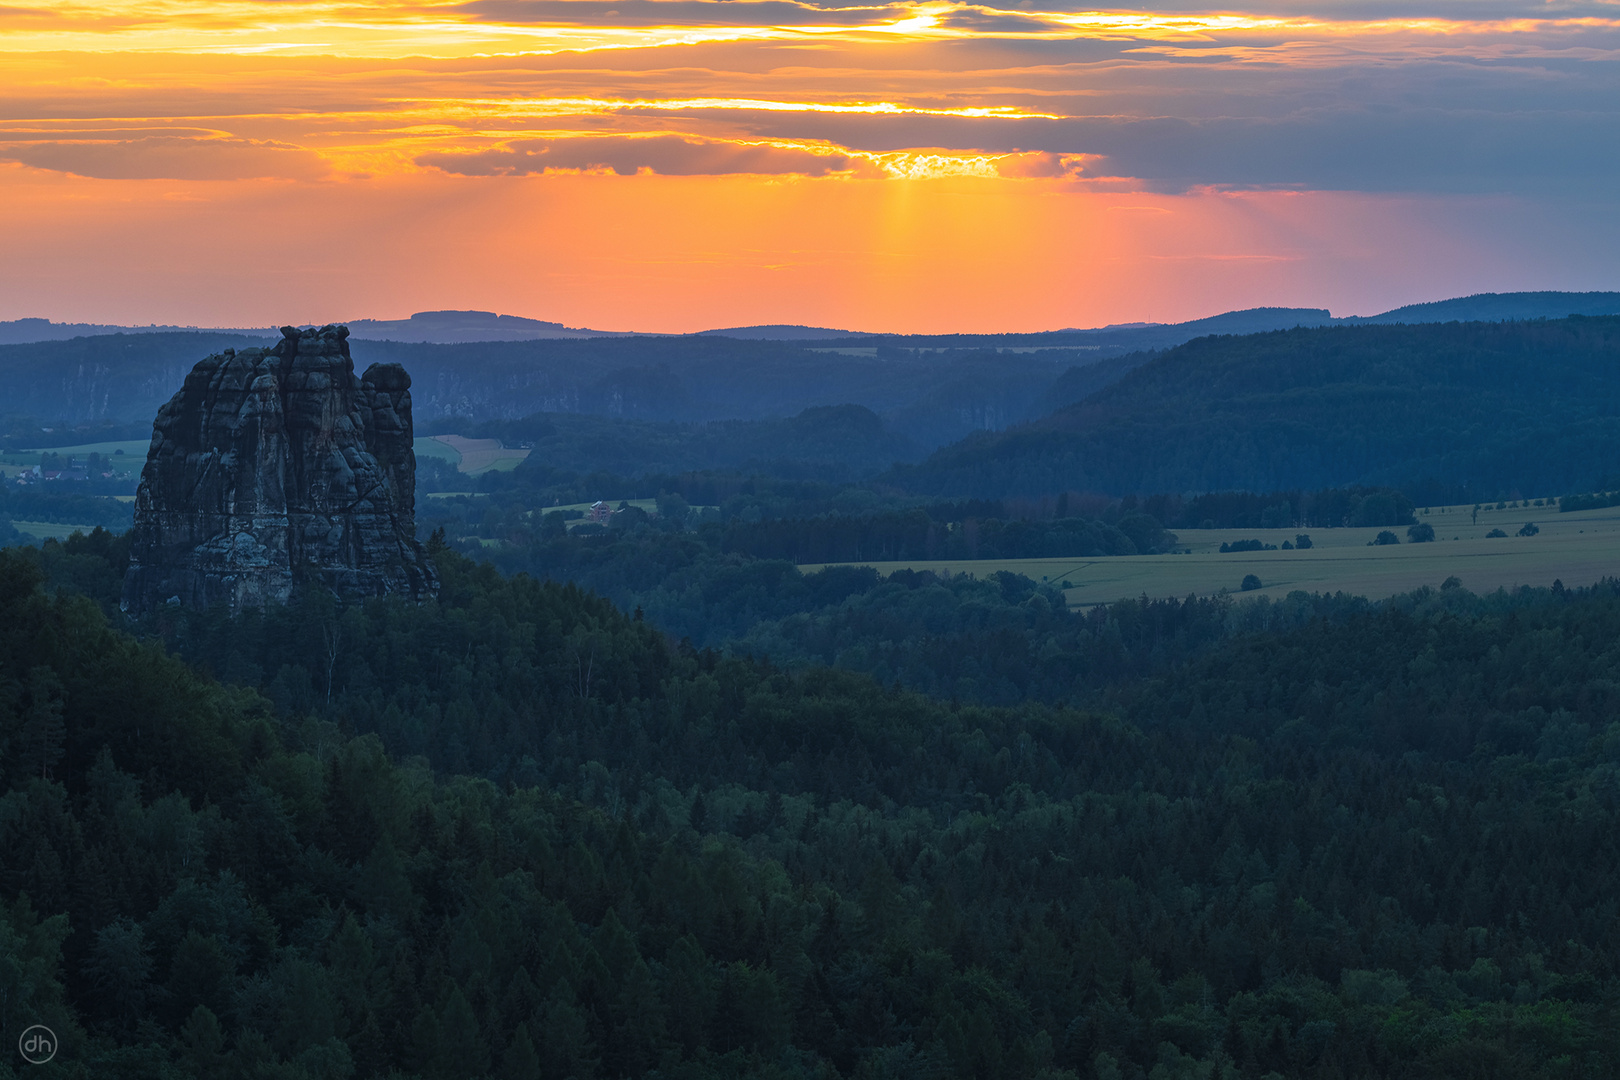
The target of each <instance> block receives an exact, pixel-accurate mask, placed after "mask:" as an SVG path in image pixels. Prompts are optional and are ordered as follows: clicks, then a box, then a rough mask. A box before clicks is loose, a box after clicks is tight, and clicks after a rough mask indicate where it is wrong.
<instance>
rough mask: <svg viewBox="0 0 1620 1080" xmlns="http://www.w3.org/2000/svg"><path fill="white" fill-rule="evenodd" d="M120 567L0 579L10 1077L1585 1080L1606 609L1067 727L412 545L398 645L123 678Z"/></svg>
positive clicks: (1475, 631)
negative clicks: (727, 644) (421, 557)
mask: <svg viewBox="0 0 1620 1080" xmlns="http://www.w3.org/2000/svg"><path fill="white" fill-rule="evenodd" d="M117 552H118V544H117V542H115V541H111V540H110V539H109V538H108V537H107V536H106V534H100V535H99V536H98V537H96V538H93V539H85V538H81V539H79V540H76V541H73V542H71V543H70V544H68V545H50V544H48V545H46V546H45V548H44V549H43V550H42V551H35V552H17V551H14V550H12V551H4V552H0V674H3V682H0V689H3V691H4V692H3V694H0V742H3V747H0V750H3V754H0V1025H3V1026H4V1030H5V1032H7V1033H12V1032H16V1031H19V1030H21V1029H22V1028H23V1027H26V1026H27V1025H29V1024H32V1023H45V1024H48V1025H49V1026H50V1027H52V1028H53V1029H54V1030H55V1031H56V1033H57V1034H58V1035H59V1036H61V1040H62V1050H61V1053H60V1055H59V1060H58V1061H57V1062H55V1063H53V1065H52V1070H53V1071H52V1072H51V1073H44V1072H42V1073H40V1075H42V1076H43V1075H56V1076H63V1077H69V1078H73V1080H90V1078H100V1077H119V1078H129V1080H176V1078H188V1080H189V1078H208V1080H221V1078H222V1080H257V1078H271V1077H273V1078H278V1080H372V1078H377V1080H396V1078H401V1077H407V1076H408V1077H422V1078H427V1080H482V1078H485V1077H490V1076H493V1077H497V1078H499V1080H539V1078H540V1077H553V1076H556V1077H570V1076H572V1077H575V1078H577V1080H597V1078H601V1080H616V1078H620V1077H649V1078H650V1077H677V1078H682V1080H709V1078H719V1077H727V1078H731V1077H737V1078H740V1077H745V1076H746V1077H766V1078H773V1080H775V1078H780V1080H790V1078H791V1080H796V1078H805V1080H810V1078H817V1080H832V1078H833V1077H861V1078H869V1077H870V1078H877V1077H943V1076H951V1077H963V1078H968V1077H972V1078H975V1080H1003V1078H1005V1080H1025V1078H1036V1080H1079V1078H1082V1077H1085V1078H1092V1077H1096V1078H1098V1080H1112V1078H1123V1077H1135V1078H1139V1080H1141V1078H1151V1080H1163V1078H1178V1077H1189V1078H1191V1077H1196V1078H1208V1080H1217V1078H1218V1080H1236V1078H1240V1077H1241V1078H1245V1080H1263V1078H1265V1077H1267V1076H1286V1077H1290V1078H1302V1080H1318V1078H1320V1080H1329V1078H1333V1080H1337V1078H1342V1077H1347V1076H1385V1077H1396V1078H1402V1080H1404V1078H1408V1077H1409V1078H1412V1080H1418V1078H1431V1077H1454V1076H1455V1077H1481V1078H1486V1077H1489V1078H1497V1077H1501V1078H1508V1077H1513V1078H1529V1080H1553V1078H1560V1080H1562V1078H1576V1080H1587V1078H1591V1080H1597V1078H1600V1077H1611V1076H1614V1075H1616V1073H1617V1070H1620V1023H1617V1020H1620V1013H1617V1007H1616V1002H1617V1000H1620V967H1617V963H1620V961H1617V957H1620V940H1617V925H1620V924H1617V922H1616V920H1615V918H1614V897H1615V895H1616V893H1617V891H1620V877H1617V873H1620V870H1617V868H1620V852H1617V850H1616V843H1617V837H1620V829H1617V825H1620V767H1617V762H1620V725H1616V724H1615V723H1614V721H1613V716H1614V710H1615V706H1616V700H1615V694H1614V687H1615V686H1616V685H1617V683H1620V668H1617V657H1616V655H1615V653H1614V650H1613V649H1612V643H1613V641H1614V640H1615V637H1616V633H1617V628H1620V592H1617V590H1616V589H1615V588H1614V587H1613V585H1612V583H1608V584H1605V585H1603V586H1600V587H1598V588H1595V589H1592V590H1586V591H1579V592H1565V591H1564V590H1562V589H1558V590H1554V591H1552V592H1546V591H1542V592H1532V591H1529V590H1525V591H1521V592H1520V593H1518V594H1514V595H1508V594H1499V595H1497V596H1494V597H1474V596H1471V595H1469V594H1467V593H1466V592H1464V591H1463V590H1461V589H1455V588H1453V589H1442V590H1441V591H1439V592H1434V591H1431V590H1423V591H1421V592H1420V593H1417V594H1413V595H1411V596H1408V597H1403V598H1401V599H1400V600H1398V601H1397V602H1395V603H1392V604H1388V605H1383V606H1379V607H1374V608H1367V607H1365V606H1363V607H1360V608H1359V609H1352V608H1346V609H1344V610H1342V611H1340V612H1339V613H1338V614H1336V615H1331V616H1329V617H1323V618H1318V619H1313V620H1311V621H1310V622H1309V623H1307V624H1305V625H1303V627H1302V626H1301V625H1300V624H1299V623H1298V622H1297V621H1295V620H1293V619H1290V618H1283V619H1279V620H1276V622H1275V625H1274V626H1273V628H1271V629H1265V628H1263V627H1264V623H1265V620H1261V622H1259V623H1256V624H1255V626H1256V629H1255V630H1254V631H1253V632H1247V633H1239V634H1234V635H1231V636H1228V637H1226V638H1224V639H1221V640H1219V641H1216V642H1215V643H1214V644H1213V645H1212V647H1211V648H1210V649H1209V650H1208V651H1206V652H1205V653H1204V654H1203V655H1201V656H1200V657H1198V658H1195V659H1194V660H1193V661H1192V662H1191V663H1180V664H1161V665H1158V666H1157V667H1155V668H1153V669H1152V670H1151V671H1150V672H1149V674H1148V677H1146V678H1140V679H1135V680H1132V681H1129V682H1127V683H1126V684H1123V685H1119V686H1116V687H1115V689H1114V690H1113V691H1112V692H1111V695H1110V697H1109V699H1108V700H1107V701H1106V702H1102V704H1104V705H1106V706H1107V708H1108V710H1109V711H1108V714H1102V713H1098V712H1087V711H1080V710H1076V709H1059V708H1049V707H1044V706H1024V707H1021V708H1017V709H992V708H984V707H974V706H966V705H958V704H956V703H947V702H944V701H939V700H933V699H929V698H926V697H922V696H919V695H914V694H908V693H904V692H900V691H897V690H895V689H892V688H889V687H886V686H884V685H881V684H878V683H876V682H874V681H872V680H870V679H867V678H865V677H861V676H855V675H851V674H848V673H840V672H836V671H829V670H827V669H814V670H808V671H805V672H802V673H797V674H790V673H784V672H782V671H779V670H776V669H774V668H772V667H771V665H769V664H768V663H764V662H759V661H749V660H745V659H738V658H726V657H722V656H720V655H718V654H716V653H713V652H708V651H702V652H699V651H694V650H692V649H690V648H686V647H682V646H680V645H677V644H674V643H672V642H670V641H668V640H667V639H666V638H664V637H663V635H662V634H660V633H659V632H658V631H657V630H656V629H655V628H654V627H652V626H651V625H650V624H649V623H647V622H645V621H643V620H640V619H638V618H636V617H635V616H634V615H625V614H624V613H622V612H619V611H615V610H614V609H613V608H612V607H611V606H609V605H608V604H606V603H605V602H603V601H602V600H600V599H597V598H594V597H591V596H589V595H588V594H584V593H582V592H581V591H579V590H577V589H575V588H572V587H568V586H558V585H552V584H542V583H537V582H535V581H533V580H532V579H529V578H526V577H522V576H519V577H516V578H502V577H500V576H499V575H497V574H495V573H494V572H493V571H492V570H490V569H489V568H487V567H484V568H480V567H475V566H473V565H472V564H470V563H468V562H467V561H466V560H463V559H461V558H459V557H457V556H456V555H455V554H454V553H453V552H450V551H447V550H445V549H444V548H443V547H442V546H439V547H437V548H436V554H437V556H438V558H439V559H440V560H441V562H440V568H441V571H442V572H443V575H444V582H445V589H444V593H443V595H442V596H441V597H440V598H439V599H438V600H437V601H434V602H431V603H427V604H423V605H411V604H406V603H403V602H400V601H398V600H397V599H395V600H378V601H373V602H368V603H366V604H365V605H363V606H358V607H351V608H348V609H346V610H340V609H338V608H336V607H334V606H333V605H332V604H331V603H330V602H328V601H326V600H323V599H322V598H321V597H318V596H312V597H308V598H306V599H305V600H304V601H302V602H300V603H299V604H298V605H296V606H294V607H290V608H274V609H271V610H269V611H266V612H263V613H248V614H245V615H243V616H241V617H238V618H230V617H228V616H226V615H224V614H223V613H221V612H212V613H207V614H204V615H195V614H188V613H185V612H182V611H165V612H163V613H160V614H159V616H158V617H157V618H156V620H155V621H154V622H153V623H152V624H150V625H148V626H147V627H145V628H144V629H145V630H146V631H147V632H149V633H150V634H151V635H152V636H151V637H150V638H148V639H147V640H146V641H138V640H136V639H135V638H133V637H132V636H130V635H129V634H128V633H126V632H124V631H122V630H120V629H117V628H114V627H113V626H110V625H108V623H107V621H106V619H105V617H104V616H103V615H102V614H101V612H100V610H98V608H97V606H96V605H95V604H94V603H93V602H92V601H91V600H90V599H87V598H86V597H85V596H83V595H75V594H74V590H73V586H72V584H71V583H72V582H75V581H77V582H79V583H81V584H82V585H83V587H85V588H87V589H88V590H89V591H90V593H91V594H93V595H99V594H101V593H103V592H105V590H106V588H107V587H108V586H109V585H114V586H115V583H116V573H115V571H116V563H117ZM47 574H48V575H49V578H48V579H47V577H46V575H47ZM1307 606H1308V605H1307ZM1330 606H1331V605H1330ZM1256 610H1264V609H1262V608H1257V609H1256ZM165 642H166V643H167V644H168V645H169V647H170V648H172V649H175V650H177V651H178V652H179V654H180V655H181V656H184V657H188V658H189V660H190V663H191V664H194V665H196V666H195V667H191V666H187V664H186V663H184V662H182V661H181V659H179V658H178V657H176V656H175V655H166V654H165V651H164V647H163V643H165ZM202 669H209V670H212V671H214V672H216V673H219V674H220V675H222V676H223V677H225V678H226V679H227V680H228V681H227V682H226V683H224V684H222V683H220V682H216V681H215V680H214V679H213V678H211V677H210V676H209V675H207V674H205V673H204V670H202ZM10 1075H20V1074H18V1073H14V1072H13V1070H12V1069H11V1066H10V1063H9V1062H0V1076H10Z"/></svg>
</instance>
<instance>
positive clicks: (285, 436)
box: [123, 326, 438, 614]
mask: <svg viewBox="0 0 1620 1080" xmlns="http://www.w3.org/2000/svg"><path fill="white" fill-rule="evenodd" d="M281 333H282V340H281V341H280V342H278V343H277V344H276V345H275V347H274V348H270V349H244V350H242V351H241V352H237V351H236V350H234V349H226V350H225V351H223V352H220V353H215V354H214V355H213V356H210V357H208V358H207V359H206V360H203V361H202V362H201V363H199V364H198V365H197V366H196V367H194V368H193V369H192V370H191V374H190V375H188V376H186V381H185V385H184V386H183V387H182V388H181V390H180V392H179V393H177V394H175V395H174V397H173V398H171V399H170V401H169V403H168V404H167V405H164V406H163V408H162V409H160V410H159V411H158V415H157V420H156V421H155V422H154V424H153V427H152V447H151V450H150V451H149V452H148V453H147V457H146V468H145V470H144V471H143V472H142V473H141V484H140V488H139V491H138V493H137V494H136V497H135V529H134V533H133V537H132V544H131V550H130V562H129V572H128V574H127V576H126V577H125V579H124V595H123V607H124V610H126V611H129V612H131V613H137V614H138V613H140V612H143V611H147V610H150V609H151V608H153V607H156V606H159V605H162V604H165V603H180V604H184V605H186V606H188V607H204V606H207V605H209V604H212V603H216V602H224V603H227V604H230V605H231V606H233V607H241V606H244V605H246V606H257V605H263V604H266V603H273V602H285V601H286V600H288V599H289V598H290V597H291V596H292V595H293V594H294V592H295V591H296V590H297V589H298V588H299V587H301V586H303V585H306V584H316V585H321V586H324V587H326V588H328V589H331V590H332V591H333V592H334V593H336V594H338V595H339V596H341V597H344V598H346V599H357V598H361V597H366V596H378V595H381V594H384V593H399V594H402V595H405V596H408V597H412V598H414V599H420V598H422V597H425V596H429V595H432V594H433V593H435V592H437V590H438V576H437V574H436V573H435V571H434V569H433V565H432V563H431V562H430V561H429V560H428V557H427V554H426V552H424V551H423V549H422V545H421V544H420V543H418V542H417V540H416V497H415V490H416V455H415V453H414V452H413V451H412V449H411V440H412V431H411V393H410V387H411V378H410V376H409V375H407V374H406V373H405V369H404V368H402V367H400V366H399V365H398V364H373V365H372V366H371V367H370V368H368V369H367V370H366V373H365V374H364V375H362V376H360V377H359V378H356V377H355V374H354V362H353V360H351V359H350V357H349V344H348V336H349V331H348V329H347V328H346V327H341V326H323V327H321V328H320V329H319V330H298V329H295V328H293V327H284V328H283V329H282V331H281Z"/></svg>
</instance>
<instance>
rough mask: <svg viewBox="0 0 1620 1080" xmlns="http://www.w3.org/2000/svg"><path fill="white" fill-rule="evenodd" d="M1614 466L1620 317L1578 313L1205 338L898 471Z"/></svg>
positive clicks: (1446, 484) (1459, 480)
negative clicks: (1029, 418)
mask: <svg viewBox="0 0 1620 1080" xmlns="http://www.w3.org/2000/svg"><path fill="white" fill-rule="evenodd" d="M1616 474H1620V317H1604V318H1583V317H1574V318H1569V319H1561V320H1556V321H1544V322H1508V323H1450V324H1439V325H1422V326H1363V327H1321V328H1309V329H1295V330H1284V331H1278V332H1275V333H1269V334H1256V335H1252V336H1247V337H1211V338H1201V339H1199V340H1197V341H1193V342H1189V343H1188V344H1186V345H1182V346H1180V347H1179V348H1176V349H1173V350H1170V351H1169V352H1167V353H1164V354H1163V355H1161V356H1159V357H1157V358H1155V359H1154V360H1153V361H1152V362H1150V363H1147V364H1145V365H1143V366H1141V367H1138V368H1136V369H1135V370H1134V371H1132V372H1130V373H1129V374H1127V375H1126V376H1125V377H1123V378H1122V379H1120V380H1119V381H1118V382H1116V383H1114V384H1113V385H1111V386H1108V387H1106V388H1104V389H1101V390H1099V391H1097V392H1096V393H1094V394H1092V395H1091V396H1090V397H1089V398H1087V399H1085V400H1084V401H1081V402H1080V403H1078V404H1075V405H1072V406H1069V407H1066V408H1063V409H1061V410H1059V411H1058V412H1056V413H1053V414H1052V415H1051V416H1049V417H1047V418H1045V419H1043V420H1039V421H1036V422H1034V423H1031V424H1028V425H1024V426H1021V427H1017V428H1014V429H1011V430H1009V431H1006V432H1001V433H990V434H984V435H978V436H973V437H970V438H968V439H966V440H964V441H963V442H961V443H958V444H956V445H954V446H950V447H946V448H945V449H943V450H940V451H938V452H937V453H935V454H934V455H933V456H932V457H931V458H929V459H928V460H927V461H926V462H925V463H923V464H922V465H920V466H916V467H913V468H902V469H899V470H897V471H896V472H895V473H894V474H893V478H894V479H895V481H896V482H898V483H900V484H902V485H904V486H905V487H907V488H909V489H911V490H913V491H916V492H920V493H929V494H949V495H951V496H955V497H963V496H986V497H992V496H993V497H1000V496H1004V495H1009V494H1039V493H1045V492H1052V491H1064V490H1077V491H1096V492H1104V493H1109V494H1130V493H1149V492H1162V491H1172V492H1190V491H1218V490H1229V489H1241V490H1252V491H1267V490H1279V489H1287V488H1297V487H1305V488H1312V487H1333V486H1343V485H1350V484H1379V485H1389V486H1395V487H1404V488H1408V489H1416V488H1421V489H1425V490H1433V491H1434V492H1435V493H1434V494H1433V495H1427V496H1425V498H1434V499H1436V500H1438V499H1440V498H1445V497H1450V498H1455V499H1457V500H1459V501H1460V500H1462V499H1466V498H1496V497H1506V496H1522V495H1542V494H1551V493H1557V492H1563V491H1570V490H1584V489H1586V488H1590V487H1592V486H1594V485H1597V484H1599V483H1601V482H1602V481H1603V480H1604V479H1606V478H1608V477H1612V476H1615V475H1616Z"/></svg>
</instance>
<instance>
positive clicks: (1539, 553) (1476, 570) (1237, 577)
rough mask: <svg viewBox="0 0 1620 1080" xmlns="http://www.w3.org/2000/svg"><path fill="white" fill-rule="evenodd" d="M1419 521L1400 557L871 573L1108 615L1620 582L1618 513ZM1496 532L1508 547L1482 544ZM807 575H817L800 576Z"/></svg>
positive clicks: (1322, 535) (1344, 534)
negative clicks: (1039, 590) (1058, 589)
mask: <svg viewBox="0 0 1620 1080" xmlns="http://www.w3.org/2000/svg"><path fill="white" fill-rule="evenodd" d="M1428 510H1429V512H1428V513H1427V514H1425V513H1424V512H1423V510H1421V509H1420V510H1419V511H1418V515H1417V520H1418V521H1420V522H1427V523H1429V524H1431V525H1433V526H1434V531H1435V540H1434V542H1433V543H1427V544H1412V543H1408V542H1407V537H1406V529H1405V527H1404V526H1403V527H1392V528H1391V529H1390V531H1391V532H1394V533H1395V534H1396V535H1397V536H1399V537H1400V538H1401V543H1400V544H1398V545H1388V546H1382V547H1378V546H1369V542H1370V541H1371V540H1372V539H1373V538H1374V537H1375V536H1377V535H1378V533H1380V532H1381V531H1383V530H1382V529H1380V528H1342V529H1320V528H1309V529H1295V528H1290V529H1187V530H1183V531H1181V532H1180V533H1179V536H1180V545H1179V546H1180V548H1181V550H1183V551H1190V554H1179V555H1139V556H1132V557H1128V558H1120V557H1113V558H1097V559H1072V558H1070V559H1001V560H983V559H980V560H927V561H913V562H893V563H874V564H870V565H874V566H876V568H877V569H878V571H879V572H880V573H884V574H887V573H890V572H892V571H894V570H899V569H904V568H909V569H913V570H933V571H936V572H940V571H949V572H950V573H952V574H970V575H975V576H978V577H984V576H986V575H989V574H993V573H995V572H996V571H998V570H1009V571H1013V572H1014V573H1019V574H1024V575H1027V576H1028V577H1030V578H1033V579H1034V580H1036V581H1043V582H1050V583H1052V584H1060V585H1064V595H1065V596H1066V597H1067V598H1068V601H1069V605H1070V606H1071V607H1085V606H1089V605H1092V604H1108V603H1113V602H1114V601H1117V600H1126V599H1130V598H1133V597H1138V596H1142V595H1144V594H1145V595H1147V596H1149V597H1154V598H1160V597H1185V596H1187V595H1189V594H1195V595H1199V596H1207V595H1210V594H1213V593H1217V592H1219V591H1220V590H1222V589H1228V590H1230V591H1232V592H1237V591H1238V590H1239V587H1240V585H1241V583H1242V581H1243V578H1244V575H1246V574H1254V575H1255V576H1256V577H1258V578H1259V579H1260V581H1261V582H1262V588H1261V589H1259V590H1258V591H1256V592H1252V593H1250V594H1248V595H1253V596H1272V597H1281V596H1286V595H1287V594H1288V593H1290V592H1292V591H1294V590H1296V589H1303V590H1305V591H1307V592H1329V593H1332V592H1340V591H1342V592H1347V593H1352V594H1355V595H1360V596H1366V597H1369V598H1371V599H1382V598H1384V597H1386V596H1392V595H1394V594H1395V593H1399V592H1407V591H1410V590H1412V589H1416V588H1420V587H1421V586H1424V585H1434V586H1438V585H1439V584H1440V583H1441V582H1443V581H1444V580H1445V579H1446V578H1448V577H1452V576H1455V577H1457V578H1458V579H1460V580H1461V582H1462V583H1463V585H1464V586H1466V587H1467V588H1469V589H1471V590H1472V591H1474V592H1476V593H1483V592H1490V591H1493V590H1495V589H1497V588H1512V587H1514V586H1517V585H1533V586H1541V587H1545V586H1548V585H1551V584H1552V583H1553V581H1554V580H1561V581H1563V583H1564V584H1565V585H1567V586H1570V587H1574V586H1577V585H1590V584H1592V583H1593V582H1595V581H1598V580H1599V579H1601V578H1604V577H1607V576H1610V575H1614V574H1620V507H1611V508H1608V509H1603V510H1583V511H1579V512H1577V513H1572V514H1560V513H1559V512H1558V511H1557V508H1556V507H1540V506H1530V507H1524V506H1520V507H1516V508H1507V509H1502V510H1497V509H1495V508H1494V505H1493V506H1492V507H1491V508H1488V509H1487V508H1482V509H1481V510H1480V512H1479V520H1478V522H1477V523H1475V522H1474V521H1473V520H1472V513H1473V506H1472V505H1468V506H1445V507H1441V506H1436V507H1431V508H1428ZM1532 521H1533V522H1535V524H1536V525H1537V526H1538V527H1539V528H1540V530H1541V531H1540V532H1539V533H1538V534H1537V535H1535V536H1529V537H1521V536H1518V535H1516V534H1517V533H1518V531H1519V529H1520V527H1521V526H1522V525H1524V523H1525V522H1532ZM1493 529H1500V530H1502V531H1503V532H1505V533H1507V534H1508V535H1507V536H1505V537H1487V536H1486V534H1487V533H1489V532H1490V531H1491V530H1493ZM1299 532H1306V533H1309V534H1310V537H1311V540H1312V542H1313V546H1312V547H1311V548H1310V549H1309V550H1305V551H1297V550H1296V551H1283V550H1281V546H1282V543H1283V541H1285V540H1288V541H1292V540H1293V538H1294V536H1295V534H1296V533H1299ZM1250 539H1259V540H1261V541H1263V542H1265V543H1267V544H1275V545H1277V547H1278V549H1279V550H1277V551H1245V552H1235V553H1226V554H1222V553H1221V551H1220V546H1221V544H1223V543H1229V542H1231V541H1234V540H1250ZM803 569H804V570H805V571H806V572H809V571H812V570H816V569H820V567H819V566H806V567H803Z"/></svg>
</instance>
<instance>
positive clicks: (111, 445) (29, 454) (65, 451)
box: [0, 439, 152, 469]
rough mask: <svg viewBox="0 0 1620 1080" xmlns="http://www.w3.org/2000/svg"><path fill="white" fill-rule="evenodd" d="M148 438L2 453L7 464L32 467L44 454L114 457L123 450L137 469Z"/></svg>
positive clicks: (143, 454) (144, 452)
mask: <svg viewBox="0 0 1620 1080" xmlns="http://www.w3.org/2000/svg"><path fill="white" fill-rule="evenodd" d="M151 445H152V442H151V440H150V439H125V440H123V441H121V442H98V443H84V444H83V445H80V446H46V447H42V448H40V449H37V450H15V451H13V452H11V453H9V454H6V455H4V458H3V459H0V460H4V461H5V463H6V464H7V465H26V466H28V467H29V468H33V467H34V466H35V465H38V464H39V461H40V457H41V456H42V455H44V454H59V455H61V456H62V457H63V458H70V457H80V458H82V457H85V456H86V455H88V454H100V455H102V456H103V457H109V458H110V457H115V456H117V455H118V451H120V450H122V451H123V455H122V456H123V458H124V459H125V461H127V462H128V463H129V464H130V466H131V468H135V469H138V468H140V466H141V465H142V464H144V463H145V461H146V451H147V450H148V449H150V448H151Z"/></svg>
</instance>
